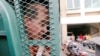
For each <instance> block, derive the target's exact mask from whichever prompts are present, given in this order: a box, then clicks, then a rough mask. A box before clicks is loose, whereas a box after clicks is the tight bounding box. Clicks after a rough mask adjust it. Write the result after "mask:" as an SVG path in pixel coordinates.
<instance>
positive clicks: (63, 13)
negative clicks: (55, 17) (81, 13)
mask: <svg viewBox="0 0 100 56" xmlns="http://www.w3.org/2000/svg"><path fill="white" fill-rule="evenodd" d="M65 17H66V0H60V18H65ZM61 31H62V42H65V41H66V36H67V25H66V24H62V26H61Z"/></svg>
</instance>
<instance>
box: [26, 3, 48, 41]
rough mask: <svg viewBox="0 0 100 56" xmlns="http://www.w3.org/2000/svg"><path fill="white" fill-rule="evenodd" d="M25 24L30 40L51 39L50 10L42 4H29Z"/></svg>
mask: <svg viewBox="0 0 100 56" xmlns="http://www.w3.org/2000/svg"><path fill="white" fill-rule="evenodd" d="M25 12H26V13H25V16H24V22H25V27H26V31H27V36H28V39H34V40H39V39H50V35H49V34H50V32H49V20H48V18H49V17H48V9H47V8H46V6H45V5H44V4H42V3H40V2H36V3H31V4H28V6H27V9H26V10H25Z"/></svg>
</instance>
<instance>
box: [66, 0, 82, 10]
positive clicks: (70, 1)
mask: <svg viewBox="0 0 100 56" xmlns="http://www.w3.org/2000/svg"><path fill="white" fill-rule="evenodd" d="M66 5H67V9H68V10H75V9H79V8H80V0H67V4H66Z"/></svg>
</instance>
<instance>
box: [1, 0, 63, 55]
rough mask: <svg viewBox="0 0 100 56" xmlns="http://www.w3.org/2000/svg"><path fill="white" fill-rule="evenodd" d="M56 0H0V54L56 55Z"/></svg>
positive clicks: (57, 49)
mask: <svg viewBox="0 0 100 56" xmlns="http://www.w3.org/2000/svg"><path fill="white" fill-rule="evenodd" d="M59 12H60V11H59V0H0V56H60V51H61V35H60V34H61V31H60V15H59V14H60V13H59Z"/></svg>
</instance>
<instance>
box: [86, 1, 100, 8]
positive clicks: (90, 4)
mask: <svg viewBox="0 0 100 56" xmlns="http://www.w3.org/2000/svg"><path fill="white" fill-rule="evenodd" d="M98 7H100V0H85V8H98Z"/></svg>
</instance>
